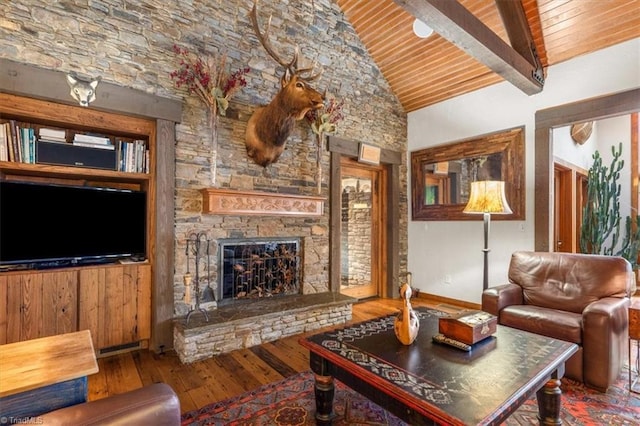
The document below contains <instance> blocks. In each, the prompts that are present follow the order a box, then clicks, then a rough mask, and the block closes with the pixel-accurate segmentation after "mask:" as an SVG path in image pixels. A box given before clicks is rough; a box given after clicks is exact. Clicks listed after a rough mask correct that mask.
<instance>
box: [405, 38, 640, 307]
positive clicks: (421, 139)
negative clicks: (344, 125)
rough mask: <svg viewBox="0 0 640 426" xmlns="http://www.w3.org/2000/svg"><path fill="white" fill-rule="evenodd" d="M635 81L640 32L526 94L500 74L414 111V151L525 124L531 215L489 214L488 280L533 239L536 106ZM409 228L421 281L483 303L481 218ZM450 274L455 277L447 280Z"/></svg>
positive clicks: (568, 65)
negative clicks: (496, 217)
mask: <svg viewBox="0 0 640 426" xmlns="http://www.w3.org/2000/svg"><path fill="white" fill-rule="evenodd" d="M636 87H640V38H639V39H634V40H631V41H629V42H626V43H622V44H619V45H616V46H613V47H610V48H608V49H603V50H601V51H599V52H596V53H593V54H590V55H584V56H580V57H578V58H575V59H573V60H571V61H567V62H564V63H561V64H558V65H555V66H553V67H550V68H549V70H548V74H547V80H546V83H545V87H544V90H543V91H542V93H539V94H537V95H533V96H527V95H525V94H524V93H522V92H521V91H520V90H518V89H517V88H515V87H514V86H513V85H511V84H510V83H507V82H503V83H500V84H496V85H493V86H491V87H488V88H485V89H482V90H478V91H475V92H472V93H469V94H466V95H463V96H459V97H456V98H453V99H450V100H448V101H445V102H441V103H439V104H437V105H433V106H430V107H426V108H423V109H421V110H418V111H414V112H411V113H409V115H408V149H409V151H415V150H418V149H422V148H426V147H432V146H435V145H440V144H444V143H451V142H455V141H458V140H462V139H467V138H470V137H473V136H478V135H482V134H486V133H492V132H495V131H498V130H503V129H508V128H512V127H517V126H522V125H524V126H525V152H526V220H524V221H492V222H491V233H490V238H489V247H490V249H491V252H490V253H489V286H492V285H497V284H501V283H504V282H507V269H508V265H509V260H510V256H511V253H512V252H514V251H515V250H532V249H533V247H534V232H533V231H534V229H533V227H534V222H533V217H534V215H533V212H534V208H535V207H534V203H533V200H534V192H533V191H534V175H533V171H534V130H535V129H534V127H535V112H536V111H537V110H539V109H544V108H549V107H553V106H558V105H562V104H565V103H569V102H575V101H579V100H584V99H588V98H592V97H595V96H601V95H605V94H611V93H615V92H620V91H625V90H629V89H633V88H636ZM407 155H408V156H409V155H410V154H409V153H408V154H407ZM409 158H410V157H409ZM409 179H411V173H410V171H409ZM410 187H411V186H409V188H410ZM409 211H411V209H409ZM408 232H409V251H408V270H409V271H411V272H412V273H413V282H414V285H415V286H416V287H418V288H420V289H421V290H422V291H424V292H426V293H430V294H436V295H439V296H443V297H448V298H452V299H458V300H464V301H469V302H473V303H480V301H481V294H482V270H483V255H482V252H481V250H482V245H483V225H482V222H481V221H412V220H410V221H409V224H408ZM445 278H449V279H450V283H448V284H445Z"/></svg>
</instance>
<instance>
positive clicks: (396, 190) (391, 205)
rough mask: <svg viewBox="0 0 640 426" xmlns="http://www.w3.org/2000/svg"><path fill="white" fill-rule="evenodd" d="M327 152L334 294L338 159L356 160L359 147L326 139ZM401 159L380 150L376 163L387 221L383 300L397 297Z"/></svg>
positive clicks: (337, 266)
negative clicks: (382, 171) (383, 175)
mask: <svg viewBox="0 0 640 426" xmlns="http://www.w3.org/2000/svg"><path fill="white" fill-rule="evenodd" d="M328 150H329V152H331V183H330V188H331V194H330V204H329V206H330V218H329V222H330V233H329V245H330V259H329V268H330V272H329V280H330V284H329V286H330V288H331V290H332V291H334V292H339V291H340V262H341V259H340V242H341V231H340V228H341V226H340V218H341V210H340V209H341V205H342V203H341V196H342V188H341V175H342V170H341V165H340V164H341V156H347V157H350V158H353V159H357V158H358V150H359V143H358V142H355V141H351V140H347V139H342V138H337V137H335V136H329V141H328ZM402 159H403V157H402V155H401V153H400V152H397V151H391V150H388V149H382V152H381V154H380V163H381V165H383V166H387V169H386V170H387V173H388V176H387V190H386V194H385V196H386V198H387V199H386V205H387V212H386V215H387V221H386V240H387V246H386V252H387V258H386V261H387V268H386V277H385V278H386V283H387V284H386V290H385V289H383V291H384V293H382V294H383V296H385V297H389V298H398V297H400V295H399V292H398V290H399V288H400V286H399V275H400V231H399V228H400V226H398V225H399V224H400V194H401V188H400V166H401V165H402V164H403V160H402Z"/></svg>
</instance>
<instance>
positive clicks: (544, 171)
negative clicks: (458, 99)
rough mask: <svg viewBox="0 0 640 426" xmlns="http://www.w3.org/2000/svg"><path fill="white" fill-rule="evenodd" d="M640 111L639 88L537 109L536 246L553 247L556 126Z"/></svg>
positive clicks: (542, 248) (540, 249) (539, 247)
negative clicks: (554, 134) (554, 136)
mask: <svg viewBox="0 0 640 426" xmlns="http://www.w3.org/2000/svg"><path fill="white" fill-rule="evenodd" d="M637 111H640V89H632V90H629V91H626V92H621V93H616V94H612V95H604V96H600V97H596V98H591V99H587V100H584V101H579V102H573V103H570V104H565V105H560V106H557V107H552V108H547V109H543V110H539V111H536V117H535V120H536V130H535V144H536V145H535V209H534V211H535V218H534V219H535V220H534V222H535V231H534V233H535V236H534V239H535V241H534V249H535V250H537V251H553V244H552V241H553V201H552V199H551V194H552V193H553V134H552V129H553V128H555V127H562V126H569V125H571V124H573V123H579V122H582V121H591V120H599V119H603V118H608V117H613V116H618V115H624V114H631V113H633V112H637Z"/></svg>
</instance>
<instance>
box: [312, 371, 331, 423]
mask: <svg viewBox="0 0 640 426" xmlns="http://www.w3.org/2000/svg"><path fill="white" fill-rule="evenodd" d="M315 376H316V385H315V391H316V424H317V425H330V424H331V422H332V420H333V417H334V415H333V394H334V391H335V386H334V384H333V377H331V376H321V375H319V374H316V375H315Z"/></svg>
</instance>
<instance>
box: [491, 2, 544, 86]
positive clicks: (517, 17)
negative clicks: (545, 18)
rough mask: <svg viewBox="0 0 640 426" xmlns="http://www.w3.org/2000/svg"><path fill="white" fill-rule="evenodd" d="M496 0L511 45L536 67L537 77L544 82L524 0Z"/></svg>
mask: <svg viewBox="0 0 640 426" xmlns="http://www.w3.org/2000/svg"><path fill="white" fill-rule="evenodd" d="M495 1H496V6H497V8H498V12H499V13H500V17H501V18H502V23H503V24H504V28H505V29H506V30H507V35H508V36H509V42H510V43H511V47H512V48H513V49H514V50H515V51H516V52H518V53H519V54H520V55H522V57H523V58H525V59H526V60H527V61H528V62H529V63H530V64H531V65H533V66H534V67H535V69H536V70H535V73H536V78H537V79H540V81H543V82H544V70H543V67H542V61H541V60H540V56H538V52H537V50H536V44H535V42H534V40H533V34H532V33H531V28H530V27H529V21H528V20H527V14H526V13H525V10H524V6H523V5H522V2H521V1H513V0H495ZM543 48H544V46H543Z"/></svg>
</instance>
